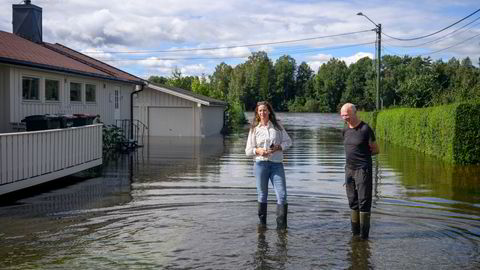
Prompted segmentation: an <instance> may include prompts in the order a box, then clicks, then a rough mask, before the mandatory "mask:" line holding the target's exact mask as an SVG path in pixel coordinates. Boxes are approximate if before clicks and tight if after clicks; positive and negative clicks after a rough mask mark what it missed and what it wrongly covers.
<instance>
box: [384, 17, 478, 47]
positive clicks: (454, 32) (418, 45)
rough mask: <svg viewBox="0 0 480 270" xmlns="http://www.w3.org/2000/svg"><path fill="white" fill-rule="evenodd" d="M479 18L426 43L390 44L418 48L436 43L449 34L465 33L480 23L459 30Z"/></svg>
mask: <svg viewBox="0 0 480 270" xmlns="http://www.w3.org/2000/svg"><path fill="white" fill-rule="evenodd" d="M478 20H480V17H478V18H476V19H475V20H473V21H471V22H469V23H468V24H466V25H464V26H462V27H460V28H458V29H456V30H454V31H452V32H450V33H448V34H445V35H443V36H441V37H439V38H436V39H433V40H430V41H427V42H424V43H421V44H416V45H395V44H390V45H392V46H395V47H402V48H416V47H421V46H424V45H427V44H435V43H438V41H440V40H442V39H445V38H446V37H448V36H450V37H452V36H455V35H458V34H462V33H465V32H467V31H469V30H471V29H472V28H474V27H476V26H478V25H480V23H476V24H474V25H472V26H471V27H469V28H467V29H465V30H464V31H461V32H458V31H460V30H462V29H464V28H465V27H467V26H468V25H470V24H472V23H474V22H476V21H478ZM457 32H458V33H457Z"/></svg>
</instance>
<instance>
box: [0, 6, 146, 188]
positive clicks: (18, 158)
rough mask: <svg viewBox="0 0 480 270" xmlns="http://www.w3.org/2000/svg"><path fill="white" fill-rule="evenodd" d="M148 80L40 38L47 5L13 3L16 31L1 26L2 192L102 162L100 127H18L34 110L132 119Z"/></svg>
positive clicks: (107, 120) (108, 121) (111, 120)
mask: <svg viewBox="0 0 480 270" xmlns="http://www.w3.org/2000/svg"><path fill="white" fill-rule="evenodd" d="M143 84H144V81H143V80H142V79H140V78H138V77H135V76H133V75H131V74H128V73H126V72H124V71H121V70H119V69H117V68H114V67H112V66H110V65H108V64H105V63H103V62H101V61H98V60H96V59H93V58H91V57H88V56H86V55H84V54H81V53H79V52H77V51H75V50H72V49H70V48H68V47H66V46H63V45H61V44H51V43H47V42H43V40H42V9H41V8H40V7H38V6H35V5H32V4H30V1H25V4H21V5H13V34H12V33H8V32H4V31H0V195H1V194H5V193H9V192H12V191H15V190H19V189H22V188H25V187H29V186H33V185H36V184H40V183H43V182H47V181H50V180H53V179H57V178H60V177H63V176H66V175H70V174H73V173H76V172H79V171H82V170H85V169H88V168H91V167H94V166H97V165H99V164H101V163H102V125H99V124H97V125H88V126H82V127H72V128H63V129H51V130H43V131H31V132H19V130H18V127H19V126H20V123H21V121H22V119H24V118H25V117H26V116H30V115H42V114H74V113H87V114H94V115H99V116H100V119H101V120H102V121H103V122H104V123H106V124H115V120H119V119H128V118H130V104H131V101H130V97H131V94H132V93H133V92H134V91H135V89H136V86H138V85H143Z"/></svg>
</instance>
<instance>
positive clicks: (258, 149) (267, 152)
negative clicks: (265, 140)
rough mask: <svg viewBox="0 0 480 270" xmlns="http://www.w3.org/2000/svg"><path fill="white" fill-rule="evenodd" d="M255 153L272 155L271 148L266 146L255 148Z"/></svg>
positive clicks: (263, 155) (264, 155)
mask: <svg viewBox="0 0 480 270" xmlns="http://www.w3.org/2000/svg"><path fill="white" fill-rule="evenodd" d="M255 153H256V154H257V156H262V157H266V156H268V155H270V150H267V149H264V148H255Z"/></svg>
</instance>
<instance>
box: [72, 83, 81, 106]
mask: <svg viewBox="0 0 480 270" xmlns="http://www.w3.org/2000/svg"><path fill="white" fill-rule="evenodd" d="M70 101H74V102H82V84H81V83H76V82H70Z"/></svg>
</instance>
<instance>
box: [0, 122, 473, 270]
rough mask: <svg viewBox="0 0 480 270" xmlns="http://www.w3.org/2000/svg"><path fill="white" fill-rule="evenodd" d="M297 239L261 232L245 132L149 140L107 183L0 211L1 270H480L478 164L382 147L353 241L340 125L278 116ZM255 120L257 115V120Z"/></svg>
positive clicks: (110, 168) (290, 233) (291, 231)
mask: <svg viewBox="0 0 480 270" xmlns="http://www.w3.org/2000/svg"><path fill="white" fill-rule="evenodd" d="M278 116H279V118H280V119H281V120H282V124H283V125H284V126H285V127H286V129H287V131H288V132H289V134H290V135H291V137H292V139H293V147H292V148H291V149H289V150H288V151H287V152H286V154H285V171H286V177H287V188H288V193H289V197H288V200H289V216H288V218H289V221H288V223H289V228H288V230H287V231H286V232H281V231H277V230H275V227H276V225H275V199H274V198H275V196H274V194H273V191H272V194H271V195H270V196H269V198H271V200H270V201H269V205H268V218H267V229H264V230H262V229H257V226H256V224H257V219H258V218H257V215H256V212H257V209H256V207H257V204H256V191H255V179H254V177H253V171H252V165H253V163H252V160H251V159H250V158H247V157H245V154H244V147H245V140H246V133H247V130H246V129H245V131H244V132H243V133H241V134H236V135H231V136H228V137H225V138H224V137H222V136H218V137H209V138H160V137H152V138H149V139H148V141H147V144H146V145H145V147H144V148H141V149H139V151H138V152H136V153H134V154H132V155H129V156H122V157H121V158H119V159H115V160H111V161H108V162H107V163H106V166H105V168H104V172H103V176H102V177H98V178H93V179H89V180H86V181H82V182H78V183H75V184H73V185H69V186H66V187H63V188H59V189H54V190H51V191H47V192H44V193H41V194H37V195H35V196H32V197H29V198H26V199H21V200H19V201H17V202H16V203H15V204H11V205H4V206H1V207H0V265H1V266H2V268H6V269H31V268H41V269H55V268H59V269H65V268H68V269H117V268H120V269H129V268H141V269H197V268H198V269H372V268H373V269H425V268H428V269H458V268H462V269H478V268H480V255H479V254H480V252H479V247H480V245H479V244H480V218H479V213H480V203H479V201H480V200H479V199H480V192H479V178H478V177H479V173H480V171H479V168H480V166H451V165H448V164H445V163H442V162H441V161H438V160H435V159H432V158H430V157H426V156H424V155H422V154H419V153H416V152H414V151H411V150H408V149H405V148H401V147H395V146H393V145H390V144H387V143H383V142H379V143H380V146H381V151H382V152H381V154H380V156H379V157H378V158H376V159H375V161H374V162H375V163H374V167H375V170H374V173H375V183H376V184H375V185H374V191H375V192H374V194H375V198H374V204H373V208H372V224H371V238H370V240H369V241H361V240H359V239H357V238H355V237H352V236H351V235H350V232H349V230H350V224H349V209H348V206H347V199H346V196H345V190H344V187H343V182H344V171H343V170H344V169H343V168H344V164H345V157H344V153H343V151H344V149H343V145H342V139H341V128H342V127H343V124H342V122H341V119H340V117H339V116H338V115H334V114H301V113H299V114H282V113H279V114H278ZM250 117H251V115H249V118H250Z"/></svg>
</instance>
